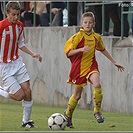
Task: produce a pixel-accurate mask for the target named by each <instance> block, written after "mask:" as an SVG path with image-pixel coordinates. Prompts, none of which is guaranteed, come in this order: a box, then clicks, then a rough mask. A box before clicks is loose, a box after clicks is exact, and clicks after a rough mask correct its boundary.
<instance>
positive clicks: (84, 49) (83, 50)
mask: <svg viewBox="0 0 133 133" xmlns="http://www.w3.org/2000/svg"><path fill="white" fill-rule="evenodd" d="M89 50H90V47H89V46H84V47H83V48H81V52H88V51H89Z"/></svg>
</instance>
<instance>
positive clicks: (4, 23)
mask: <svg viewBox="0 0 133 133" xmlns="http://www.w3.org/2000/svg"><path fill="white" fill-rule="evenodd" d="M6 26H8V22H7V18H6V19H3V20H1V21H0V29H2V28H4V27H6Z"/></svg>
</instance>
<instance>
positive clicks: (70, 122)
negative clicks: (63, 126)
mask: <svg viewBox="0 0 133 133" xmlns="http://www.w3.org/2000/svg"><path fill="white" fill-rule="evenodd" d="M64 116H65V118H66V119H67V127H69V128H74V127H73V124H72V117H68V116H67V115H66V110H65V111H64Z"/></svg>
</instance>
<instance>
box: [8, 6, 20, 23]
mask: <svg viewBox="0 0 133 133" xmlns="http://www.w3.org/2000/svg"><path fill="white" fill-rule="evenodd" d="M19 14H20V11H19V10H15V9H12V8H11V9H10V11H9V12H6V15H7V18H8V21H9V22H10V23H11V24H14V23H16V22H17V21H18V19H19Z"/></svg>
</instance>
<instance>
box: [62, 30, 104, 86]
mask: <svg viewBox="0 0 133 133" xmlns="http://www.w3.org/2000/svg"><path fill="white" fill-rule="evenodd" d="M84 46H89V47H90V50H89V51H88V52H81V53H78V54H76V55H73V56H70V57H69V59H70V61H71V65H72V66H71V71H70V75H69V81H68V82H70V83H71V82H72V83H73V81H75V82H76V81H77V83H76V84H80V83H81V84H82V83H83V82H85V81H83V82H82V81H78V80H85V79H84V78H82V77H86V76H87V75H88V73H90V72H91V71H94V70H98V64H97V61H96V58H95V50H99V51H102V50H105V46H104V44H103V41H102V39H101V36H100V35H99V34H97V33H95V32H94V31H93V30H92V32H91V33H89V34H88V33H87V32H86V31H85V30H84V29H82V28H81V29H80V31H79V32H77V33H76V34H74V35H73V36H72V37H70V38H69V39H68V41H67V42H66V43H65V46H64V52H65V53H66V56H68V53H69V52H70V50H74V49H78V48H82V47H84Z"/></svg>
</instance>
